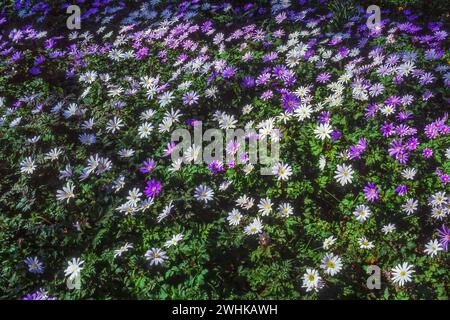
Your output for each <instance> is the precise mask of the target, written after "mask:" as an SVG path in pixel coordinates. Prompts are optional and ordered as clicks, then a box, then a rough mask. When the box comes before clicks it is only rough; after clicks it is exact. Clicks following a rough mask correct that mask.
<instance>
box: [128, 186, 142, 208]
mask: <svg viewBox="0 0 450 320" xmlns="http://www.w3.org/2000/svg"><path fill="white" fill-rule="evenodd" d="M141 196H142V193H141V191H140V190H139V189H138V188H134V189H133V190H130V191H129V192H128V197H127V200H128V203H129V204H130V205H133V206H136V205H137V203H138V202H139V201H141Z"/></svg>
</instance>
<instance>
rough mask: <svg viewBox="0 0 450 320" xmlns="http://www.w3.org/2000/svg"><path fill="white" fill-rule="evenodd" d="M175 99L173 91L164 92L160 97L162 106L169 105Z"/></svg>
mask: <svg viewBox="0 0 450 320" xmlns="http://www.w3.org/2000/svg"><path fill="white" fill-rule="evenodd" d="M173 99H174V96H173V93H172V92H171V91H167V92H164V93H163V94H162V95H160V96H159V97H158V100H159V105H160V106H161V107H165V106H167V105H169V104H170V103H171V102H172V100H173Z"/></svg>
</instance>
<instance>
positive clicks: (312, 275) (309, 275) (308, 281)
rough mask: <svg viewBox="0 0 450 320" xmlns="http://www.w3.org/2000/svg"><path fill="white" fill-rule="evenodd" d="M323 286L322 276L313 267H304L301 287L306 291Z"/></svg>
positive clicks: (316, 289)
mask: <svg viewBox="0 0 450 320" xmlns="http://www.w3.org/2000/svg"><path fill="white" fill-rule="evenodd" d="M322 286H323V283H322V277H321V276H320V275H319V272H318V271H317V270H315V269H310V268H307V269H306V273H305V274H304V275H303V285H302V287H303V288H306V292H310V291H316V292H317V291H319V289H320V288H321V287H322Z"/></svg>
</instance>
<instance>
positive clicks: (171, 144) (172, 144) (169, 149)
mask: <svg viewBox="0 0 450 320" xmlns="http://www.w3.org/2000/svg"><path fill="white" fill-rule="evenodd" d="M176 146H177V145H176V143H175V142H173V141H172V142H169V143H168V144H167V147H166V149H165V150H164V153H163V157H168V156H170V155H171V154H172V152H173V150H175V147H176Z"/></svg>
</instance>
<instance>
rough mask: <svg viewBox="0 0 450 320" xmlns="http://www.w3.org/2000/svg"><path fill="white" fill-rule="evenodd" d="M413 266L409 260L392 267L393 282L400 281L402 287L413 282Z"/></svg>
mask: <svg viewBox="0 0 450 320" xmlns="http://www.w3.org/2000/svg"><path fill="white" fill-rule="evenodd" d="M413 267H414V266H411V265H409V264H408V262H404V263H403V264H399V265H397V266H396V267H395V268H393V269H392V282H394V283H398V285H399V286H400V287H402V286H403V285H404V284H405V283H407V282H411V281H412V278H411V275H412V274H413V273H414V272H415V270H414V269H413Z"/></svg>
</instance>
